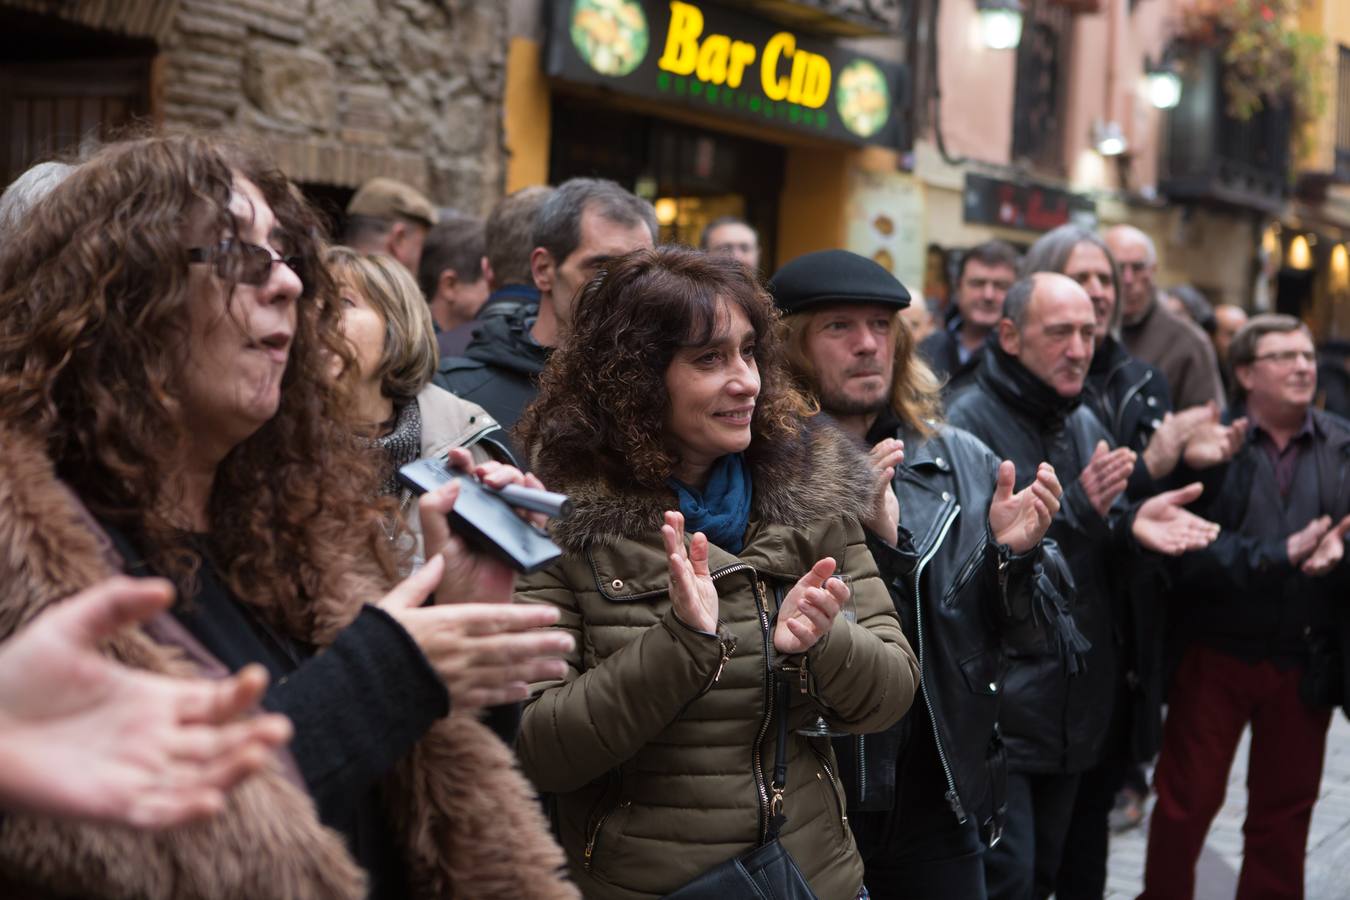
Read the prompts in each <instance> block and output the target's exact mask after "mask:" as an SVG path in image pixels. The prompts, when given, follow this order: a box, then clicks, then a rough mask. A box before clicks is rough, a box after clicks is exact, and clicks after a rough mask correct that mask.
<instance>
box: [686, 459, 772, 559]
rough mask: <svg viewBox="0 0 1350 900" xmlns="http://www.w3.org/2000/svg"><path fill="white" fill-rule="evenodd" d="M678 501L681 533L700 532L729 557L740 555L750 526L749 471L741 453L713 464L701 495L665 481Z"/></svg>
mask: <svg viewBox="0 0 1350 900" xmlns="http://www.w3.org/2000/svg"><path fill="white" fill-rule="evenodd" d="M667 484H669V485H670V486H671V487H672V488H674V489H675V493H676V494H677V495H679V498H680V512H681V513H683V514H684V530H685V531H687V532H688V533H689V534H693V533H694V532H696V531H701V532H703V534H704V535H706V536H707V538H708V540H709V541H711V542H712V543H714V544H716V545H717V546H719V547H721V548H722V549H723V550H726V551H727V552H729V553H740V552H741V547H743V546H744V545H745V529H746V528H747V527H748V526H749V525H750V494H751V490H752V488H753V485H752V484H751V483H750V467H749V466H748V465H746V462H745V457H744V456H743V455H742V454H740V453H728V454H727V455H726V456H723V457H722V458H721V459H719V460H718V461H717V462H715V463H713V466H712V472H711V473H710V474H709V476H708V486H707V487H705V488H704V489H703V490H702V491H700V490H699V489H698V488H692V487H690V486H689V485H687V484H685V483H684V482H682V481H677V480H676V479H674V478H671V479H669V481H667Z"/></svg>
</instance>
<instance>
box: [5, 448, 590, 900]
mask: <svg viewBox="0 0 1350 900" xmlns="http://www.w3.org/2000/svg"><path fill="white" fill-rule="evenodd" d="M0 460H3V461H4V462H3V465H2V466H0V638H4V637H7V636H9V635H10V634H11V633H13V631H14V630H15V629H16V628H17V627H18V626H19V625H21V624H22V623H23V622H25V621H27V620H28V619H30V618H32V617H33V616H34V615H36V614H37V613H39V612H40V611H41V610H42V609H43V608H44V607H46V606H48V605H50V604H52V603H54V602H56V601H58V600H59V599H61V598H63V597H66V596H69V595H70V594H73V593H75V592H76V591H79V590H81V589H83V588H85V587H88V586H89V585H91V584H93V583H95V582H96V581H99V580H100V579H102V578H104V577H106V576H108V575H111V574H113V573H115V572H116V571H118V568H119V567H118V562H119V561H118V559H117V557H116V554H115V553H114V552H113V550H112V548H111V545H110V543H109V541H108V539H107V537H106V535H104V534H103V533H102V532H101V531H100V530H99V529H98V527H97V526H96V525H95V523H94V522H93V521H92V519H91V518H90V517H89V515H88V514H87V512H86V511H85V510H84V509H83V507H82V506H81V505H80V503H79V502H78V501H77V500H76V498H75V497H74V496H73V495H72V494H71V493H70V492H69V491H68V490H67V489H66V488H65V487H64V486H63V485H62V484H61V483H60V481H59V480H58V479H57V478H56V476H55V474H54V472H53V470H52V466H51V463H50V461H49V460H48V459H47V458H46V456H45V454H44V453H43V452H42V450H41V449H40V448H38V447H37V446H36V445H34V444H32V443H31V442H29V441H26V440H23V439H20V438H18V437H16V436H14V435H12V434H4V433H0ZM360 587H362V585H356V584H353V590H352V592H351V595H350V596H348V597H346V598H342V599H334V600H332V601H330V602H328V603H326V604H325V608H324V609H323V610H322V611H321V614H320V615H319V616H317V617H316V618H317V619H318V620H319V621H320V622H321V623H323V624H320V625H319V626H317V628H316V633H315V634H312V635H296V636H295V637H298V638H299V639H301V640H305V641H312V642H314V643H317V644H320V645H324V644H327V643H330V642H331V640H332V637H333V635H334V633H335V631H336V630H337V629H336V627H335V626H337V625H340V624H345V623H346V622H350V621H351V619H352V618H354V617H355V615H356V613H357V612H358V611H359V609H360V604H361V600H360V599H359V598H360V597H362V596H372V594H370V593H368V592H363V591H360V590H358V588H360ZM365 587H369V586H368V585H367V586H365ZM374 596H378V593H375V594H374ZM108 652H109V653H110V654H111V655H113V656H115V657H116V658H118V659H120V660H121V661H123V662H124V663H126V664H128V665H131V666H134V667H137V668H142V669H148V670H151V671H155V672H162V673H166V674H191V673H193V672H194V666H193V664H192V663H190V662H188V660H187V659H186V658H185V657H184V655H183V654H182V653H181V651H179V650H178V649H176V648H171V647H166V646H164V645H162V644H157V643H155V642H154V641H152V640H151V639H150V638H149V637H148V636H147V635H146V634H145V633H144V632H141V631H128V632H126V633H123V634H121V635H119V636H118V637H117V638H116V639H114V640H113V641H111V642H109V646H108ZM386 787H387V788H388V790H387V795H388V796H389V797H390V798H391V800H392V804H393V809H392V815H391V816H390V825H391V826H392V827H394V828H396V829H397V831H398V834H399V835H400V836H401V839H402V840H401V844H402V846H403V848H404V854H405V858H406V860H407V866H408V882H409V884H410V885H411V887H412V890H413V894H414V896H416V897H419V898H421V897H425V898H448V897H461V898H497V897H501V898H506V897H511V898H516V897H532V898H535V897H539V898H572V897H576V896H577V892H576V889H575V888H574V887H573V886H572V885H571V884H569V883H567V882H565V881H564V880H563V879H562V877H561V876H560V874H559V872H560V871H561V869H562V866H563V864H564V859H563V856H562V853H561V851H560V850H559V849H558V847H557V845H556V844H555V843H554V841H553V840H552V838H551V837H550V836H549V834H548V830H547V826H546V824H545V822H544V818H543V816H542V814H541V812H540V810H539V805H538V803H537V801H536V799H535V797H534V793H533V791H532V789H531V788H530V786H529V785H528V783H527V782H526V781H525V779H524V777H523V776H522V775H521V774H520V772H519V770H518V769H517V768H516V763H515V759H514V757H513V755H512V753H511V751H510V750H509V749H508V748H507V747H506V746H505V745H504V744H503V743H502V742H501V741H500V740H499V739H498V738H497V737H496V736H495V735H493V734H492V732H491V731H489V730H488V729H487V728H486V727H484V726H483V725H481V724H479V723H478V722H477V721H475V720H473V719H471V718H469V717H462V716H451V717H449V718H446V719H442V720H441V721H439V722H437V723H436V725H435V726H434V727H433V728H432V729H431V730H430V731H429V732H428V733H427V735H426V736H425V737H424V738H423V739H422V740H421V741H420V742H419V744H418V745H417V747H416V748H414V750H413V752H412V753H411V754H410V756H409V758H408V759H406V760H405V761H404V762H403V763H402V764H401V765H400V767H399V770H398V771H397V772H396V773H394V774H393V775H392V776H391V777H390V779H389V781H388V783H387V785H386ZM365 890H366V888H365V875H364V873H363V872H362V870H361V869H360V868H359V867H358V866H357V865H356V864H355V863H354V862H353V860H352V858H351V857H350V855H349V854H348V853H347V850H346V848H345V846H344V844H343V841H342V838H341V836H340V835H338V834H337V833H336V832H333V831H331V830H329V829H327V828H325V827H324V826H322V825H321V824H320V823H319V821H318V818H317V816H316V814H315V810H314V806H313V803H312V802H311V801H310V798H309V797H308V795H307V794H306V793H305V792H304V790H303V789H301V788H299V787H297V786H296V784H295V783H294V776H293V775H292V776H291V777H288V775H287V766H286V765H285V763H284V761H283V760H278V763H277V765H276V766H275V767H274V768H273V769H271V770H269V771H265V772H263V773H262V774H261V775H258V776H257V777H255V778H253V779H251V780H250V781H248V782H246V783H245V784H243V785H241V786H240V787H239V788H237V789H236V790H235V791H234V792H233V793H232V794H231V795H230V797H229V800H228V803H227V806H226V809H225V811H224V812H223V813H222V814H221V815H219V816H216V817H214V818H213V819H210V820H208V821H205V822H200V823H197V824H193V825H189V826H184V827H179V828H174V829H170V830H167V831H163V832H158V833H152V832H143V831H136V830H133V829H129V828H120V827H115V826H107V825H91V824H83V823H74V822H65V821H58V820H55V819H50V818H43V817H40V816H32V815H17V814H16V815H6V816H5V817H4V819H3V821H2V822H0V896H4V897H13V898H28V897H35V898H49V897H51V898H54V897H69V896H78V897H99V898H126V900H133V898H134V900H161V898H162V900H171V898H172V900H184V898H268V897H276V898H287V900H306V898H314V900H320V898H323V900H330V898H360V897H364V896H365Z"/></svg>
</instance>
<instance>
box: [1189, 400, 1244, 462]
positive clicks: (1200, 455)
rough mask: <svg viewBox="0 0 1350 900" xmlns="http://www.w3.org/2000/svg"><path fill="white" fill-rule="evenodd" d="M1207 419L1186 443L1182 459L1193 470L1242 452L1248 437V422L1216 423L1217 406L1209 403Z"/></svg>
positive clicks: (1239, 420) (1238, 420) (1217, 419)
mask: <svg viewBox="0 0 1350 900" xmlns="http://www.w3.org/2000/svg"><path fill="white" fill-rule="evenodd" d="M1209 410H1210V412H1211V415H1210V418H1209V419H1207V420H1206V421H1204V422H1202V423H1201V424H1200V425H1198V426H1197V427H1196V428H1195V430H1194V431H1192V432H1191V436H1190V438H1189V439H1188V440H1187V441H1186V449H1185V451H1184V452H1183V454H1182V456H1183V458H1184V459H1185V460H1186V465H1188V466H1190V467H1191V468H1192V469H1207V468H1209V467H1211V466H1217V465H1219V464H1221V463H1226V462H1228V461H1229V460H1230V459H1232V458H1233V456H1234V455H1235V454H1236V453H1237V452H1238V451H1239V450H1241V449H1242V442H1243V441H1244V440H1245V439H1246V437H1247V420H1246V419H1245V418H1243V419H1236V420H1234V422H1233V423H1232V424H1231V425H1225V424H1223V423H1222V422H1221V421H1219V407H1218V405H1217V404H1215V403H1214V402H1213V401H1212V400H1211V401H1210V403H1209Z"/></svg>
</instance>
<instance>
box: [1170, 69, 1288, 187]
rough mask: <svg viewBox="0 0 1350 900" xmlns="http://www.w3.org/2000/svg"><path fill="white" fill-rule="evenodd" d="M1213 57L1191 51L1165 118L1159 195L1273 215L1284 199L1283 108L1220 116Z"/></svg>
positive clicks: (1219, 73)
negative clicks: (1176, 101)
mask: <svg viewBox="0 0 1350 900" xmlns="http://www.w3.org/2000/svg"><path fill="white" fill-rule="evenodd" d="M1223 80H1224V66H1223V60H1222V58H1221V56H1220V52H1219V51H1218V50H1216V49H1214V48H1210V47H1200V48H1193V50H1192V53H1191V55H1190V64H1189V65H1188V66H1187V69H1186V74H1185V76H1184V78H1183V82H1182V83H1183V89H1182V94H1181V103H1180V104H1178V105H1177V106H1176V108H1174V109H1173V110H1172V111H1171V113H1170V115H1169V116H1168V134H1167V142H1166V145H1165V149H1164V151H1163V166H1162V169H1163V175H1162V178H1161V179H1160V183H1159V188H1160V190H1161V191H1162V192H1163V193H1164V194H1166V195H1167V196H1168V197H1170V198H1171V199H1173V200H1188V201H1202V202H1213V203H1220V204H1226V205H1231V206H1242V207H1249V208H1254V209H1261V210H1267V211H1270V212H1276V211H1278V210H1279V209H1280V207H1281V205H1282V204H1283V202H1284V199H1285V197H1286V196H1287V195H1288V192H1289V186H1290V185H1289V163H1290V134H1291V122H1292V115H1291V110H1290V108H1289V106H1288V105H1287V104H1286V105H1279V104H1275V103H1267V104H1266V105H1265V106H1264V107H1263V108H1262V109H1261V110H1260V111H1259V112H1257V113H1255V114H1254V115H1253V116H1252V117H1251V118H1249V119H1246V120H1240V119H1237V118H1235V117H1233V116H1231V115H1229V114H1228V109H1227V103H1228V100H1227V96H1226V95H1225V93H1224V90H1223Z"/></svg>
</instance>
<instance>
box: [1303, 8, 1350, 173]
mask: <svg viewBox="0 0 1350 900" xmlns="http://www.w3.org/2000/svg"><path fill="white" fill-rule="evenodd" d="M1299 27H1300V28H1302V29H1303V30H1304V31H1309V32H1313V33H1315V34H1320V35H1321V36H1322V39H1323V40H1324V41H1325V42H1326V49H1325V50H1324V52H1323V54H1322V56H1323V60H1324V69H1323V74H1324V80H1323V84H1324V85H1325V87H1326V92H1327V105H1326V109H1325V111H1324V112H1323V114H1322V117H1321V118H1320V119H1319V120H1318V121H1317V122H1316V123H1314V124H1313V126H1312V128H1313V131H1314V132H1315V135H1316V139H1315V149H1313V150H1312V152H1311V154H1310V155H1309V156H1308V157H1307V158H1305V159H1303V160H1301V161H1300V166H1299V168H1301V169H1306V170H1311V171H1318V172H1329V171H1331V170H1332V168H1334V167H1335V147H1336V68H1337V61H1338V46H1339V45H1340V44H1345V45H1347V46H1350V2H1346V0H1310V3H1309V5H1308V6H1307V7H1305V8H1304V11H1303V14H1302V15H1301V16H1300V17H1299Z"/></svg>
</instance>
